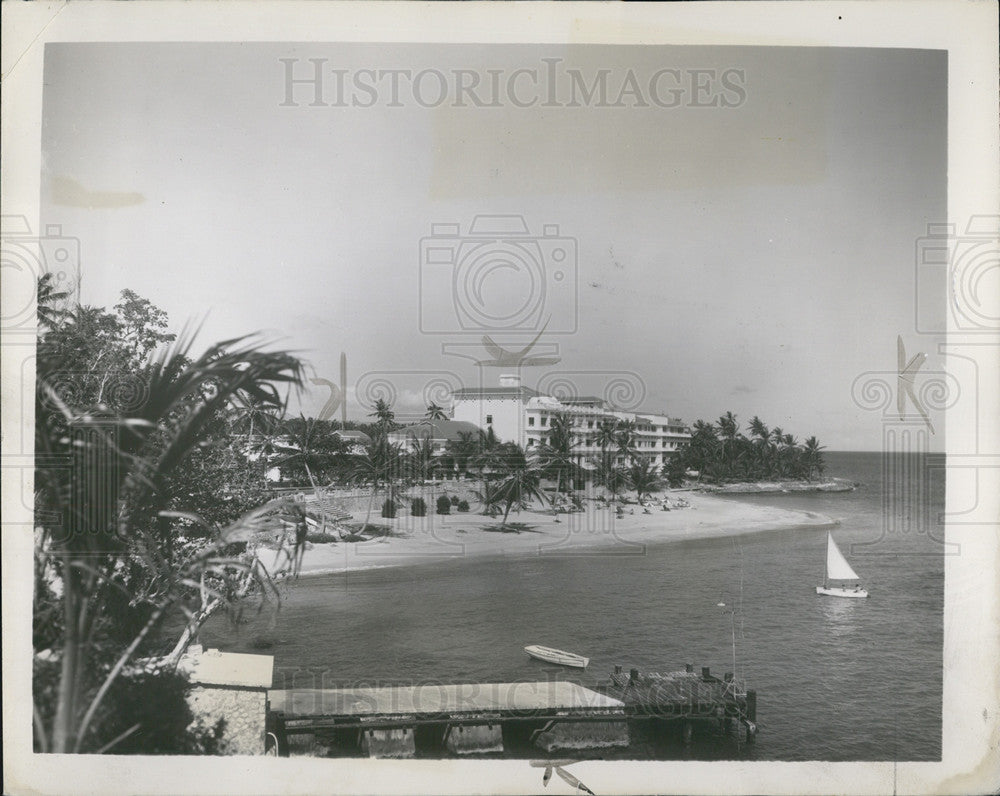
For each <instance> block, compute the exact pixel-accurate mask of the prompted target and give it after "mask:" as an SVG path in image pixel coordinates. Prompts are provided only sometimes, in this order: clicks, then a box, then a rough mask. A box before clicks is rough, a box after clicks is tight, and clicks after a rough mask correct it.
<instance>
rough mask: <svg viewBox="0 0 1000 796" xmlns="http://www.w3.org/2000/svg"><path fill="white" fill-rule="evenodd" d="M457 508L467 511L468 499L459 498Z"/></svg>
mask: <svg viewBox="0 0 1000 796" xmlns="http://www.w3.org/2000/svg"><path fill="white" fill-rule="evenodd" d="M458 510H459V511H468V510H469V501H468V500H460V501H458Z"/></svg>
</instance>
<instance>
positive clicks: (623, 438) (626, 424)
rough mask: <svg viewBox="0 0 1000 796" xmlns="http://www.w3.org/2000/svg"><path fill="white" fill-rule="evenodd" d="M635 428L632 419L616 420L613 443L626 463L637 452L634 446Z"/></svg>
mask: <svg viewBox="0 0 1000 796" xmlns="http://www.w3.org/2000/svg"><path fill="white" fill-rule="evenodd" d="M635 428H636V426H635V421H634V420H631V419H627V420H619V421H618V433H617V435H616V437H615V444H616V445H617V446H618V453H619V454H620V455H621V456H622V457H623V458H624V460H625V464H626V465H627V464H629V463H630V462H631V461H632V460H633V459H634V458H635V457H636V455H637V454H638V451H637V450H636V447H635Z"/></svg>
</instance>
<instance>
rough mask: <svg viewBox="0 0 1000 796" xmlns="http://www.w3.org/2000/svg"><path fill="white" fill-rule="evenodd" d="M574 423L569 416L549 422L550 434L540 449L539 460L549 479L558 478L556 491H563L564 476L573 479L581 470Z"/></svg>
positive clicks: (560, 415)
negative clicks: (577, 454) (577, 458)
mask: <svg viewBox="0 0 1000 796" xmlns="http://www.w3.org/2000/svg"><path fill="white" fill-rule="evenodd" d="M578 444H579V443H578V442H576V441H574V439H573V431H572V421H571V420H570V417H569V415H567V414H557V415H554V416H553V417H552V420H551V421H549V433H548V437H547V438H546V440H545V442H543V443H542V444H541V445H540V446H539V447H538V459H539V462H540V463H541V466H542V469H543V470H544V472H545V474H546V475H547V476H548V477H551V476H552V475H553V474H555V476H556V491H557V492H562V491H563V476H568V477H569V478H573V477H574V476H575V475H576V473H577V471H578V470H579V465H578V464H577V461H576V457H575V456H574V454H573V448H575V447H577V445H578Z"/></svg>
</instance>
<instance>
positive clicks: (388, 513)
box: [382, 500, 396, 520]
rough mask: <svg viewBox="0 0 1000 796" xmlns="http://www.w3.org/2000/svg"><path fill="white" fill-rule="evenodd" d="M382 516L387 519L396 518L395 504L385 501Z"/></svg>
mask: <svg viewBox="0 0 1000 796" xmlns="http://www.w3.org/2000/svg"><path fill="white" fill-rule="evenodd" d="M382 516H383V517H387V518H388V519H390V520H391V519H393V518H394V517H395V516H396V503H395V501H392V500H387V501H385V502H384V503H383V504H382Z"/></svg>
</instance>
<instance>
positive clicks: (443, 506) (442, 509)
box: [437, 495, 451, 514]
mask: <svg viewBox="0 0 1000 796" xmlns="http://www.w3.org/2000/svg"><path fill="white" fill-rule="evenodd" d="M437 513H438V514H451V501H450V500H448V496H447V495H441V496H440V497H438V499H437Z"/></svg>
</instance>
